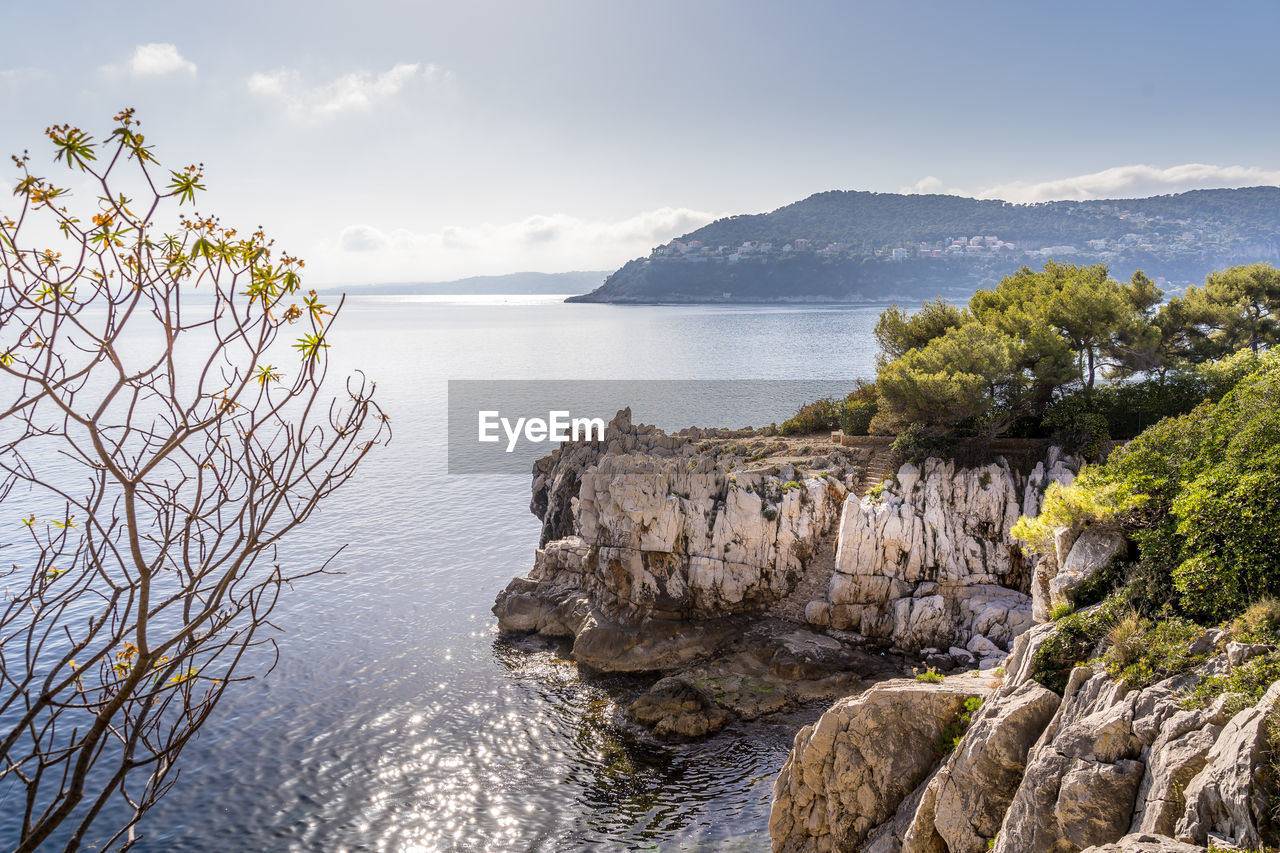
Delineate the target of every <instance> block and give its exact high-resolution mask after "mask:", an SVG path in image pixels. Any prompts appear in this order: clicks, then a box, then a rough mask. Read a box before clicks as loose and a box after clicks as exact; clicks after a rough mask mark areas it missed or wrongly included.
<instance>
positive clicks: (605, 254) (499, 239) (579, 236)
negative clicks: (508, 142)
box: [308, 207, 724, 281]
mask: <svg viewBox="0 0 1280 853" xmlns="http://www.w3.org/2000/svg"><path fill="white" fill-rule="evenodd" d="M718 215H721V216H722V215H724V214H712V213H707V212H705V211H700V210H691V209H689V208H683V207H681V208H675V207H663V208H659V209H657V210H650V211H645V212H643V213H638V214H636V215H635V216H631V217H628V218H626V219H622V220H617V221H612V222H592V221H588V220H584V219H580V218H578V217H575V216H570V215H568V214H564V213H553V214H538V215H535V216H529V217H526V218H525V219H521V220H519V221H517V222H509V223H506V224H502V225H490V224H486V225H478V226H450V227H447V228H443V229H441V230H440V231H436V232H430V233H417V232H412V231H408V230H405V229H393V230H388V231H384V230H381V229H379V228H375V227H373V226H370V225H366V224H356V225H350V226H348V227H347V228H344V229H343V230H342V232H341V234H340V235H339V236H338V239H337V240H336V241H335V242H330V243H328V244H326V245H322V246H320V247H317V252H316V253H315V254H313V260H312V262H311V263H309V264H308V267H309V268H310V269H312V270H313V271H315V273H316V274H318V275H321V276H324V277H325V278H326V279H332V280H335V281H395V280H402V281H404V280H408V281H431V280H442V279H448V278H457V277H461V276H465V275H476V274H484V273H503V272H511V271H513V270H537V271H543V272H560V271H564V270H571V269H612V268H614V267H618V266H620V265H621V264H622V263H624V262H625V261H627V260H629V259H630V258H634V257H638V256H641V255H647V254H648V253H649V250H650V249H652V248H653V247H654V246H656V245H658V244H660V243H665V242H667V241H668V240H670V239H671V238H672V237H677V236H679V235H681V234H684V233H687V232H689V231H692V230H693V229H695V228H699V227H701V226H703V225H705V224H707V223H708V222H710V221H712V220H713V219H715V218H717V216H718Z"/></svg>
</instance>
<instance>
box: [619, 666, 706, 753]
mask: <svg viewBox="0 0 1280 853" xmlns="http://www.w3.org/2000/svg"><path fill="white" fill-rule="evenodd" d="M627 716H629V717H630V718H631V719H632V720H634V721H635V722H637V723H639V724H641V725H643V726H647V727H648V728H649V729H651V730H652V731H653V733H654V734H655V735H656V736H658V737H660V738H663V739H667V740H674V739H678V738H696V737H703V736H705V735H709V734H714V733H715V732H718V731H720V729H722V728H724V726H725V724H726V723H727V722H729V714H728V713H727V712H726V711H725V710H724V709H723V708H720V707H719V706H717V705H716V703H715V701H714V700H712V698H711V697H710V696H708V695H707V694H706V693H705V692H703V691H702V690H700V689H698V688H697V687H695V686H694V685H693V684H691V683H689V682H688V681H686V680H684V679H682V678H678V677H670V678H664V679H662V680H661V681H658V682H657V683H656V684H654V685H653V686H652V687H651V688H649V690H648V692H646V693H644V694H643V695H642V696H640V697H639V698H638V699H636V700H635V701H634V702H632V703H631V704H630V705H628V706H627Z"/></svg>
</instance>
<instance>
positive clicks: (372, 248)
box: [338, 225, 391, 252]
mask: <svg viewBox="0 0 1280 853" xmlns="http://www.w3.org/2000/svg"><path fill="white" fill-rule="evenodd" d="M338 245H339V246H341V247H342V251H344V252H376V251H378V250H380V249H385V248H387V247H388V246H390V245H391V239H390V238H389V237H388V236H387V235H386V234H383V233H382V232H381V231H379V230H378V229H377V228H373V227H371V226H368V225H351V226H348V227H347V228H344V229H342V234H341V235H340V236H339V237H338Z"/></svg>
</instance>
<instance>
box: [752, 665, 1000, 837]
mask: <svg viewBox="0 0 1280 853" xmlns="http://www.w3.org/2000/svg"><path fill="white" fill-rule="evenodd" d="M989 693H990V689H989V688H988V687H986V686H985V685H984V684H982V682H980V681H979V680H978V679H976V678H973V677H964V676H957V677H952V678H947V679H946V680H945V681H943V682H941V683H939V684H926V683H922V682H918V681H914V680H897V681H889V682H883V683H881V684H877V685H875V686H874V687H872V688H871V689H870V690H868V691H866V692H865V693H862V694H860V695H858V696H854V697H850V698H848V699H842V700H840V701H838V702H836V703H835V704H834V705H832V706H831V708H830V709H829V710H828V711H827V712H826V713H824V714H823V715H822V717H821V718H819V720H818V721H817V722H816V723H814V724H813V725H810V726H805V727H804V728H803V729H801V730H800V733H799V734H797V735H796V739H795V745H794V748H793V749H792V751H791V755H790V756H789V757H788V758H787V761H786V763H785V764H784V765H783V768H782V772H781V773H780V774H779V775H778V779H777V781H776V783H775V784H774V789H773V806H772V810H771V812H770V816H769V833H770V836H771V837H772V838H773V849H774V850H775V851H801V850H848V849H855V848H856V847H857V846H858V845H859V844H861V843H862V842H863V841H864V840H865V839H866V837H867V835H868V833H870V831H871V830H872V829H873V828H875V827H876V826H878V825H879V824H881V823H884V822H885V821H887V820H889V819H890V818H891V817H893V815H894V813H895V812H896V810H897V809H898V807H899V805H900V804H901V803H902V801H903V800H904V799H905V798H907V797H908V796H909V795H910V794H911V793H912V791H914V790H915V789H916V787H917V786H918V785H919V784H920V783H921V782H922V781H923V780H924V779H925V778H926V777H927V776H928V775H929V773H930V771H932V769H933V768H934V766H935V765H936V764H937V763H938V761H939V758H940V754H939V753H938V751H937V745H938V742H939V740H940V739H941V738H942V734H943V731H944V730H945V729H946V728H947V726H949V725H951V724H953V723H954V722H955V721H956V719H957V718H958V717H959V715H960V714H961V713H962V712H963V710H964V703H965V700H966V699H968V698H970V697H972V696H986V695H988V694H989Z"/></svg>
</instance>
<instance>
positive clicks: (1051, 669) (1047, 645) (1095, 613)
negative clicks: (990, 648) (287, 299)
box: [1031, 596, 1127, 694]
mask: <svg viewBox="0 0 1280 853" xmlns="http://www.w3.org/2000/svg"><path fill="white" fill-rule="evenodd" d="M1126 609H1127V608H1126V605H1125V603H1124V600H1123V599H1122V598H1121V597H1120V596H1112V597H1110V598H1108V599H1107V600H1106V601H1104V602H1102V603H1101V604H1098V605H1096V606H1094V607H1090V608H1088V609H1087V610H1080V611H1077V612H1075V613H1072V614H1070V615H1067V616H1064V617H1062V618H1061V619H1059V620H1057V622H1055V623H1054V624H1055V626H1056V628H1057V630H1055V631H1054V633H1053V635H1052V636H1051V637H1049V638H1048V639H1047V640H1045V641H1044V642H1043V643H1041V644H1040V647H1039V648H1038V649H1036V653H1035V655H1034V656H1033V657H1032V660H1031V677H1032V678H1034V679H1035V680H1036V681H1038V682H1039V683H1040V684H1043V685H1044V686H1045V687H1047V688H1049V689H1050V690H1052V691H1054V692H1055V693H1059V694H1060V693H1062V691H1063V690H1065V689H1066V687H1067V679H1068V678H1069V677H1070V675H1071V670H1073V669H1075V667H1076V666H1077V665H1078V664H1083V663H1085V662H1087V661H1088V660H1089V659H1090V658H1092V657H1093V656H1094V653H1095V650H1096V649H1097V648H1098V646H1099V644H1100V643H1101V642H1102V640H1103V638H1104V637H1105V636H1106V634H1107V632H1108V631H1110V630H1111V626H1113V625H1114V624H1115V623H1116V622H1117V621H1119V619H1120V618H1121V617H1122V616H1123V615H1124V614H1125V612H1126Z"/></svg>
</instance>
